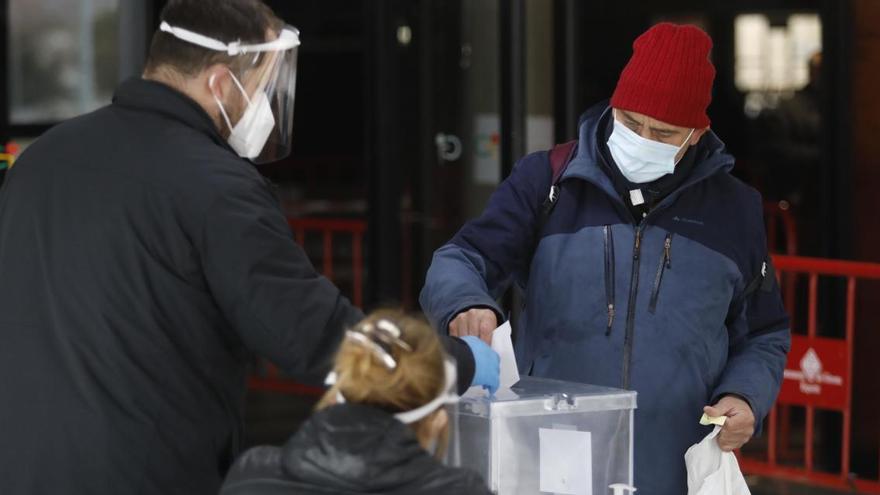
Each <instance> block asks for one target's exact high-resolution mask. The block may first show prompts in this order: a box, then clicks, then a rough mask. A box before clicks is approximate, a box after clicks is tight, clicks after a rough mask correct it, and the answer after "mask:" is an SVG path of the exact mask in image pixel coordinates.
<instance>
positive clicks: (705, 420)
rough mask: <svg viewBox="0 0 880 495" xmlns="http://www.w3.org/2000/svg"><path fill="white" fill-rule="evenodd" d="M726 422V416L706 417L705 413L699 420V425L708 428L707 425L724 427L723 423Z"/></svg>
mask: <svg viewBox="0 0 880 495" xmlns="http://www.w3.org/2000/svg"><path fill="white" fill-rule="evenodd" d="M726 421H727V416H707V415H706V413H703V417H702V418H700V424H701V425H703V426H709V425H718V426H724V423H725V422H726Z"/></svg>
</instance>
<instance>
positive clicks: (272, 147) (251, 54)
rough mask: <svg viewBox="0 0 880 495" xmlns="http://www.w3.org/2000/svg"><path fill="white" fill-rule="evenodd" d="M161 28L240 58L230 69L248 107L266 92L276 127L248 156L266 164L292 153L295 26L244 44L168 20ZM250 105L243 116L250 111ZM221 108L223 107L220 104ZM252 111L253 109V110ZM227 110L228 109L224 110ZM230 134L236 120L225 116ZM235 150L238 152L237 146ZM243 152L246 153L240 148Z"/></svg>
mask: <svg viewBox="0 0 880 495" xmlns="http://www.w3.org/2000/svg"><path fill="white" fill-rule="evenodd" d="M159 29H160V30H161V31H163V32H166V33H169V34H171V35H172V36H174V37H176V38H178V39H180V40H182V41H186V42H188V43H192V44H194V45H198V46H200V47H203V48H206V49H209V50H215V51H219V52H225V53H226V54H228V55H229V56H231V57H240V60H237V62H236V64H235V65H236V68H235V70H232V69H230V72H232V76H233V77H234V78H236V81H235V84H236V86H239V88H238V89H239V90H242V91H243V92H244V95H243V97H244V99H245V101H246V103H247V107H250V106H252V105H257V104H259V103H260V102H261V101H262V100H263V98H262V97H261V96H260V93H261V92H262V93H263V94H265V97H266V100H267V101H268V105H269V107H270V108H271V111H272V118H273V119H274V126H273V128H272V131H271V132H270V133H269V136H268V139H266V140H265V144H264V145H263V146H262V147H261V148H259V145H257V147H258V149H259V151H257V149H254V151H253V153H247V155H253V156H247V158H248V159H250V160H251V161H252V162H254V163H267V162H272V161H277V160H281V159H283V158H286V157H287V156H288V155H289V154H290V150H291V144H292V138H293V107H294V96H295V94H296V64H297V52H298V49H299V45H300V40H299V31H298V30H297V29H296V28H295V27H293V26H285V27H284V28H282V29H281V30H280V31H279V32H278V36H277V37H276V38H275V39H273V40H271V41H267V42H265V43H256V44H242V43H241V42H238V41H235V42H231V43H226V42H223V41H219V40H215V39H213V38H209V37H207V36H204V35H201V34H199V33H195V32H193V31H189V30H186V29H183V28H179V27H174V26H171V25H169V24H168V23H167V22H162V24H161V25H160V26H159ZM247 107H246V108H245V109H244V112H243V113H242V115H241V116H238V118H239V119H241V117H242V116H244V115H247V114H248V111H247V110H248V109H247ZM221 108H222V107H221ZM252 110H253V109H252ZM224 112H225V110H224ZM225 121H226V125H227V126H228V127H229V132H230V133H231V134H235V133H237V130H235V128H236V126H237V124H238V123H237V122H230V121H229V120H228V117H227V118H226V119H225ZM236 151H239V150H238V149H236ZM239 154H240V155H243V154H242V153H241V151H239Z"/></svg>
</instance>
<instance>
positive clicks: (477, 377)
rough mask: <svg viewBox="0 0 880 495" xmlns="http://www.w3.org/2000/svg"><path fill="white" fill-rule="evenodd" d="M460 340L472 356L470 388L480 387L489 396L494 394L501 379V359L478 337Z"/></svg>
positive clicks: (469, 336)
mask: <svg viewBox="0 0 880 495" xmlns="http://www.w3.org/2000/svg"><path fill="white" fill-rule="evenodd" d="M460 338H461V340H463V341H464V343H465V344H467V345H468V347H470V349H471V354H473V355H474V381H473V382H472V383H471V386H474V385H482V387H483V388H484V389H486V390H488V391H489V393H490V394H494V393H495V392H496V391H497V390H498V385H499V381H500V379H501V358H500V357H498V353H497V352H495V351H493V350H492V348H491V347H489V346H488V345H487V344H486V343H485V342H483V341H482V340H480V338H479V337H475V336H473V335H467V336H464V337H460Z"/></svg>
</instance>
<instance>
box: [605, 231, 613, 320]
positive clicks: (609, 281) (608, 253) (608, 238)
mask: <svg viewBox="0 0 880 495" xmlns="http://www.w3.org/2000/svg"><path fill="white" fill-rule="evenodd" d="M604 233H605V304H606V306H607V308H608V327H607V328H606V329H605V336H606V337H607V336H609V335H611V327H612V325H614V314H615V309H614V236H613V234H612V232H611V226H610V225H606V226H605V229H604Z"/></svg>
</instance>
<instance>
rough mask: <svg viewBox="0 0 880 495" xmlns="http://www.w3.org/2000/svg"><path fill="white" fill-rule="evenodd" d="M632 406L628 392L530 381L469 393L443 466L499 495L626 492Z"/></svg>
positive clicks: (630, 470) (460, 408) (633, 399)
mask: <svg viewBox="0 0 880 495" xmlns="http://www.w3.org/2000/svg"><path fill="white" fill-rule="evenodd" d="M635 407H636V393H635V392H631V391H626V390H618V389H613V388H606V387H598V386H593V385H584V384H580V383H570V382H561V381H556V380H544V379H539V378H532V377H524V378H523V379H522V380H520V382H519V383H517V384H516V385H514V386H513V387H512V388H511V389H510V390H501V391H499V393H498V394H496V395H495V396H494V397H489V396H487V394H486V393H485V392H483V391H482V390H477V389H472V390H471V391H469V392H468V393H467V394H465V395H464V396H463V397H462V398H461V402H460V403H459V404H458V407H457V408H456V411H457V413H456V415H455V419H454V421H453V424H454V433H453V438H452V439H451V440H452V441H451V445H450V449H449V451H448V461H449V462H450V463H451V464H454V465H459V466H463V467H468V468H471V469H474V470H476V471H477V472H479V473H480V474H481V475H482V476H483V478H484V479H485V480H486V482H487V483H488V484H489V487H490V488H491V489H492V491H494V492H495V493H498V494H499V495H513V494H530V495H534V494H536V493H549V494H572V495H605V494H611V495H617V494H629V493H631V491H632V483H633V412H634V409H635Z"/></svg>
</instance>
